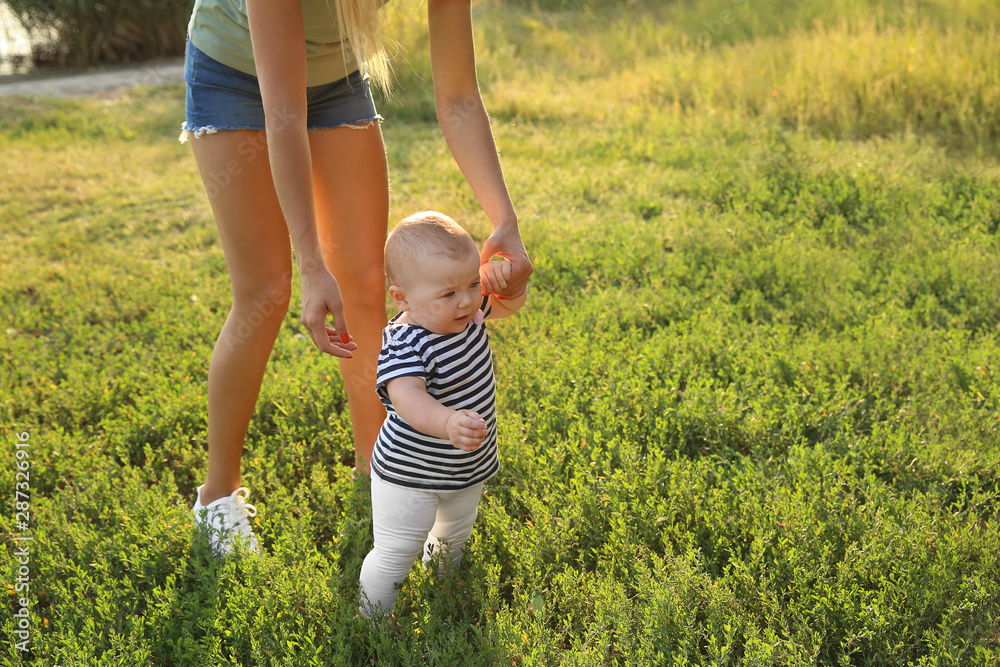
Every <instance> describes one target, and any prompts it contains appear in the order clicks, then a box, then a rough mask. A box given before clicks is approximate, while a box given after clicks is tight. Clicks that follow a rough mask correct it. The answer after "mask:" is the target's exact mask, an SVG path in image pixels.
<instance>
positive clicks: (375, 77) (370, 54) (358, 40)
mask: <svg viewBox="0 0 1000 667" xmlns="http://www.w3.org/2000/svg"><path fill="white" fill-rule="evenodd" d="M386 2H387V0H327V3H328V4H333V5H336V6H337V18H338V19H339V23H340V36H341V40H343V39H344V37H346V38H347V40H348V41H349V42H350V44H351V50H352V51H353V52H354V59H355V60H356V61H357V63H358V67H359V68H360V70H361V73H362V74H367V75H368V76H370V77H371V80H372V82H373V83H374V84H375V85H377V86H378V87H379V88H381V89H382V90H383V91H384V92H386V93H388V92H389V88H390V83H391V82H390V76H391V71H390V69H389V58H388V56H387V55H386V52H385V44H384V42H383V40H382V29H381V27H380V26H379V13H380V12H381V10H382V7H383V6H384V5H385V4H386ZM344 57H345V58H346V57H347V55H346V54H345V55H344Z"/></svg>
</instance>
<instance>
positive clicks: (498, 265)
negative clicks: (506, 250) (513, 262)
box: [479, 259, 510, 295]
mask: <svg viewBox="0 0 1000 667" xmlns="http://www.w3.org/2000/svg"><path fill="white" fill-rule="evenodd" d="M509 278H510V261H509V260H507V259H504V260H503V261H500V262H486V263H485V264H483V265H481V266H480V267H479V280H480V282H481V283H482V287H483V289H482V291H483V294H484V295H485V294H500V293H502V292H503V291H504V290H505V289H507V280H508V279H509Z"/></svg>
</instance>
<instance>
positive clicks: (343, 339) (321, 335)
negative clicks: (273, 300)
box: [302, 266, 358, 359]
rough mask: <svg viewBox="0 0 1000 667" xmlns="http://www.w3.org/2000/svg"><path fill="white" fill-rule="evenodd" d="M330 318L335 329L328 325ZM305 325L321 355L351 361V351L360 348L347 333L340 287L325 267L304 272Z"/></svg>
mask: <svg viewBox="0 0 1000 667" xmlns="http://www.w3.org/2000/svg"><path fill="white" fill-rule="evenodd" d="M327 315H333V322H334V325H333V327H334V328H332V329H331V328H330V327H329V326H327V323H326V317H327ZM302 324H303V325H305V328H306V330H308V331H309V336H310V337H312V341H313V343H315V344H316V347H317V348H319V351H320V352H325V353H327V354H332V355H333V356H335V357H342V358H344V359H350V358H351V357H353V356H354V355H353V354H351V351H352V350H356V349H358V345H357V343H355V342H354V338H352V337H351V334H350V333H348V331H347V320H346V319H345V318H344V300H343V298H342V297H341V296H340V285H338V284H337V279H336V278H334V277H333V274H331V273H330V272H329V271H328V270H327V268H326V267H325V266H319V267H316V268H315V269H313V270H311V271H304V272H303V273H302Z"/></svg>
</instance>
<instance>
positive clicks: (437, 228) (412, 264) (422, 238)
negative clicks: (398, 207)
mask: <svg viewBox="0 0 1000 667" xmlns="http://www.w3.org/2000/svg"><path fill="white" fill-rule="evenodd" d="M478 252H479V249H478V248H477V247H476V242H475V241H474V240H472V237H471V236H469V233H468V232H467V231H465V230H464V229H462V226H461V225H459V224H458V223H457V222H455V221H454V220H452V219H451V218H449V217H448V216H447V215H445V214H444V213H438V212H437V211H422V212H420V213H414V214H413V215H411V216H409V217H407V218H404V219H403V220H401V221H400V222H399V224H398V225H396V226H395V228H393V230H392V231H391V232H389V236H388V238H386V240H385V272H386V276H388V278H389V283H390V284H392V285H400V286H401V285H402V284H403V283H404V282H406V281H407V280H408V279H412V278H413V274H414V271H415V269H417V268H418V262H419V261H420V260H422V259H425V258H427V257H435V256H438V257H448V258H449V259H455V260H462V259H465V258H466V257H469V256H470V255H476V254H478Z"/></svg>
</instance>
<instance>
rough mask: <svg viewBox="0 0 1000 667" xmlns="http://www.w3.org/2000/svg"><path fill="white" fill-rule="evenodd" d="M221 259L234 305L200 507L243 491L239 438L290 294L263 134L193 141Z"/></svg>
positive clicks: (211, 394) (216, 380)
mask: <svg viewBox="0 0 1000 667" xmlns="http://www.w3.org/2000/svg"><path fill="white" fill-rule="evenodd" d="M192 144H193V147H194V155H195V159H196V160H197V162H198V169H199V170H200V171H201V176H202V180H203V181H204V182H205V189H206V191H207V192H208V194H209V199H210V201H211V204H212V212H213V213H214V214H215V222H216V225H217V226H218V228H219V238H220V239H221V241H222V248H223V251H224V252H225V255H226V265H227V267H228V269H229V279H230V283H231V285H232V290H233V306H232V309H231V310H230V311H229V316H228V317H227V318H226V322H225V324H224V325H223V327H222V332H221V333H220V334H219V338H218V340H217V341H216V343H215V350H214V351H213V353H212V361H211V364H210V365H209V371H208V477H207V479H206V481H205V485H204V486H203V487H202V488H201V502H202V504H203V505H208V504H209V503H210V502H212V501H213V500H216V499H218V498H221V497H223V496H228V495H229V494H230V493H232V492H233V491H234V490H235V489H236V488H237V487H239V486H240V460H241V457H242V454H243V439H244V437H245V436H246V431H247V425H248V424H249V423H250V418H251V416H252V415H253V411H254V407H255V405H256V403H257V396H258V394H259V393H260V385H261V382H262V381H263V378H264V371H265V369H266V367H267V360H268V357H269V356H270V354H271V348H272V347H273V346H274V340H275V338H276V337H277V335H278V332H279V330H280V329H281V323H282V321H283V320H284V317H285V313H286V312H287V311H288V302H289V299H290V296H291V278H292V258H291V243H290V241H289V238H288V228H287V227H286V225H285V219H284V216H283V215H282V213H281V207H280V206H279V204H278V198H277V195H276V194H275V192H274V184H273V181H272V180H271V169H270V165H269V164H268V157H267V143H266V141H265V139H264V133H263V131H256V130H239V131H235V132H219V133H217V134H206V135H203V136H201V137H199V138H197V139H195V140H194V141H193V142H192Z"/></svg>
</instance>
